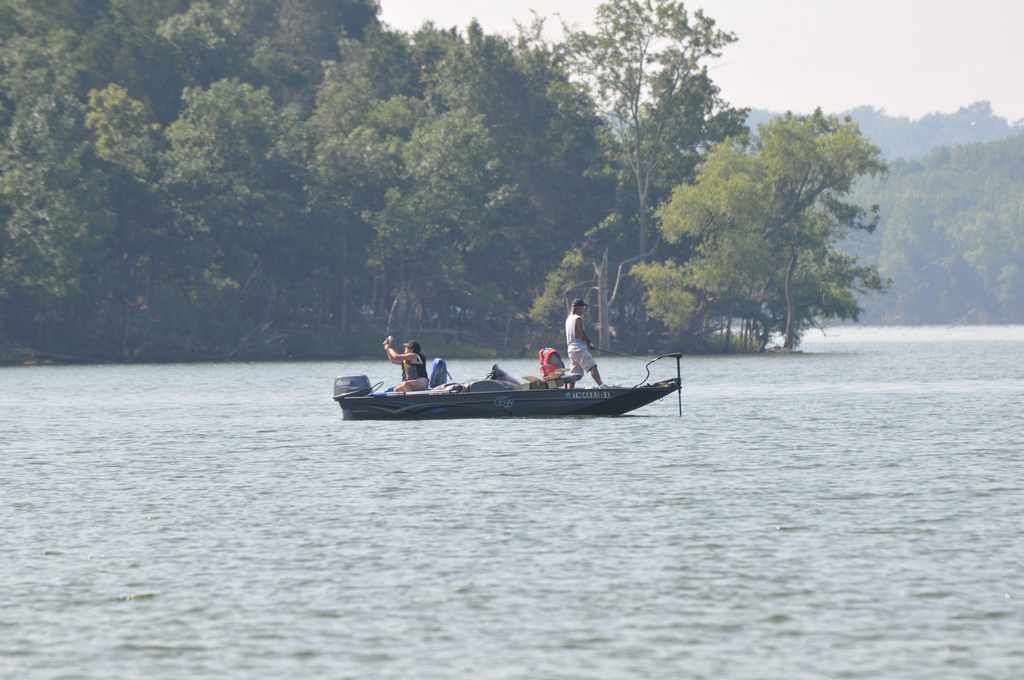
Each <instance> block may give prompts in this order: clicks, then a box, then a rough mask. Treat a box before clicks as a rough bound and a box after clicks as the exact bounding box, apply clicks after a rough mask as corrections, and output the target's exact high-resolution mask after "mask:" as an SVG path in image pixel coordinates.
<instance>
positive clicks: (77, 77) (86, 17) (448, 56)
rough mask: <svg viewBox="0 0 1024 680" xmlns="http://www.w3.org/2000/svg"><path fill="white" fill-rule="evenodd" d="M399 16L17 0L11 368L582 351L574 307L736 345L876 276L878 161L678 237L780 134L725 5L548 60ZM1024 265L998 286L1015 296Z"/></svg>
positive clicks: (2, 74)
mask: <svg viewBox="0 0 1024 680" xmlns="http://www.w3.org/2000/svg"><path fill="white" fill-rule="evenodd" d="M377 11H378V8H377V5H376V3H375V2H374V0H51V1H48V2H34V1H30V0H0V355H7V356H11V355H13V354H15V353H16V352H17V351H18V348H21V350H23V351H25V352H31V353H34V354H35V355H36V356H39V357H44V358H45V357H46V356H50V357H55V358H58V359H76V358H80V359H86V360H97V359H102V360H115V361H138V360H164V359H196V358H232V357H234V358H273V357H317V356H322V357H325V356H353V355H363V354H367V353H370V352H373V351H375V349H376V348H377V347H378V346H379V344H378V343H379V340H380V338H381V337H382V336H383V335H384V334H386V333H393V334H395V335H398V336H400V337H403V338H408V337H410V336H413V335H415V336H417V337H418V338H419V339H420V340H421V341H423V343H424V348H425V349H426V350H427V353H428V354H430V355H433V354H436V353H438V352H439V351H441V350H442V349H443V350H444V351H449V352H456V353H458V352H463V353H465V352H516V351H519V350H521V349H522V348H523V347H524V346H527V345H530V344H533V345H534V346H536V344H538V343H544V344H548V343H557V342H558V340H559V337H560V335H561V320H562V318H563V316H564V312H565V303H566V300H567V299H569V298H571V297H575V296H578V295H583V296H586V297H588V298H589V299H590V300H591V301H592V302H594V303H596V304H594V305H593V307H594V309H595V310H598V311H599V312H600V318H599V319H595V321H599V322H600V323H599V325H600V328H601V331H600V338H601V344H602V345H603V346H605V347H608V346H610V345H611V343H612V340H614V343H615V348H616V349H618V350H620V351H630V350H648V349H651V348H655V347H658V346H673V347H676V346H680V345H683V346H686V347H688V348H694V349H713V348H715V347H721V346H727V347H728V346H734V345H735V343H730V339H729V338H726V339H725V342H724V344H723V342H722V338H721V337H717V334H719V333H720V332H722V331H727V332H731V329H732V326H733V322H734V320H735V321H736V323H738V324H740V325H742V327H743V331H742V334H743V336H744V337H745V338H752V337H754V336H755V335H756V337H757V338H758V342H757V343H749V345H750V346H751V347H754V348H757V347H762V346H763V344H764V342H763V339H764V338H767V337H768V336H769V334H772V333H783V332H784V331H785V329H786V324H787V319H788V321H789V325H790V327H791V331H792V332H791V333H790V340H791V341H792V342H795V341H796V338H797V337H798V334H799V331H800V329H802V328H805V327H807V326H808V325H810V324H813V323H816V322H817V321H819V320H821V319H823V318H830V317H839V318H854V317H856V315H857V313H858V312H859V306H858V302H857V299H856V298H855V297H854V293H855V292H856V291H857V290H858V289H861V288H871V287H877V285H875V284H878V283H880V281H879V280H877V277H874V278H872V277H873V270H871V269H870V267H865V266H864V265H861V264H859V263H858V262H856V261H855V260H853V259H852V258H851V257H850V256H843V255H840V254H839V253H838V252H837V251H836V250H835V248H834V247H833V246H834V245H835V242H836V240H837V239H838V238H840V236H841V235H842V232H843V231H844V229H845V228H846V227H850V226H857V224H855V223H858V224H859V222H858V220H860V218H861V217H863V216H864V215H863V214H862V213H860V212H858V209H857V208H856V207H855V206H854V205H853V204H852V203H847V202H845V198H844V196H845V194H846V188H847V186H846V184H845V182H846V180H848V179H849V180H851V181H852V179H853V178H855V177H856V176H857V175H858V174H861V173H865V172H868V173H870V172H874V171H875V170H877V166H876V165H875V163H876V161H877V158H874V157H873V156H872V157H871V158H868V159H867V160H866V161H865V162H864V163H862V164H860V165H856V164H854V165H853V166H850V167H846V168H845V170H844V173H845V174H843V175H842V178H841V179H842V181H841V182H840V183H839V184H836V185H834V186H831V187H830V188H829V189H828V190H826V191H823V192H822V193H821V194H819V195H818V196H817V197H815V198H814V199H813V200H811V201H810V202H809V203H807V204H806V205H803V207H802V210H804V212H801V218H800V219H791V220H788V221H786V220H783V222H784V224H785V225H786V227H787V229H789V231H787V230H786V229H781V228H780V230H778V233H776V234H774V236H773V239H774V240H773V239H769V240H768V241H767V242H753V241H752V242H747V241H745V240H744V238H741V237H740V232H738V231H737V232H735V233H732V232H730V239H731V240H730V239H726V240H722V239H720V238H719V236H720V235H719V234H714V233H711V232H707V231H704V230H701V229H695V228H694V229H676V228H674V227H672V226H670V225H668V221H666V224H661V223H660V219H661V218H660V217H659V213H658V212H657V208H658V206H661V205H663V204H665V203H666V201H668V200H669V198H670V197H671V196H672V195H673V190H676V195H680V192H683V193H685V192H686V191H689V190H688V189H685V187H687V186H689V185H691V184H693V183H694V182H695V181H697V184H696V185H694V186H697V187H699V186H700V185H701V183H700V181H698V178H699V177H702V176H703V177H709V176H710V175H708V174H707V173H708V172H709V171H708V170H707V167H714V163H715V162H716V161H715V158H716V157H717V156H716V154H725V153H726V152H727V151H729V152H731V153H736V154H738V155H739V157H742V158H745V159H747V160H752V159H753V160H756V159H758V158H763V155H759V154H763V151H764V149H765V148H766V146H764V145H765V143H764V142H763V141H757V140H755V141H754V142H753V143H752V144H753V145H750V144H751V143H749V142H748V141H746V140H747V130H746V128H745V127H744V125H743V121H744V120H745V119H746V116H747V113H748V112H747V111H745V110H741V109H736V108H733V107H731V106H729V104H728V103H727V102H725V101H724V100H723V99H722V97H721V96H720V93H719V90H718V88H717V86H716V85H715V83H714V82H713V80H712V78H711V77H710V75H709V72H708V68H707V66H708V61H709V60H710V59H712V58H714V57H715V56H717V55H718V54H720V53H721V52H722V51H723V50H724V49H726V48H727V47H728V45H729V44H730V43H731V42H733V41H734V40H736V37H735V36H733V35H732V34H730V33H728V32H726V31H723V30H720V29H719V28H717V27H716V25H715V23H714V21H712V20H711V19H710V18H709V17H707V16H705V15H704V14H702V13H701V12H699V11H698V12H693V13H691V12H688V11H687V10H686V8H684V7H683V5H682V4H681V3H680V2H678V1H676V0H609V1H608V2H606V3H605V4H603V5H602V6H601V7H600V8H599V10H598V13H597V17H596V21H595V29H594V31H593V32H592V33H586V32H574V31H569V33H568V34H567V37H566V40H565V41H564V42H563V43H559V44H552V43H549V42H546V41H545V40H543V39H542V34H543V33H542V29H543V26H542V23H540V22H538V23H536V24H534V25H533V26H528V27H524V28H523V29H521V31H520V34H519V35H517V36H512V37H507V36H498V35H488V34H486V33H485V32H484V31H483V30H482V28H481V27H480V26H479V25H478V24H476V23H472V24H470V25H469V26H468V27H466V29H465V30H462V31H460V30H455V29H451V30H442V29H439V28H437V27H436V26H434V25H431V24H426V25H424V26H423V27H422V28H420V29H419V30H417V31H414V32H411V33H406V32H400V31H395V30H392V29H390V28H389V27H387V26H385V25H383V24H381V23H380V21H379V20H378V18H377ZM787 121H788V122H787V123H786V125H791V126H794V128H793V129H794V130H795V129H797V128H799V129H804V128H807V129H813V130H815V132H814V134H813V135H812V136H811V137H812V138H814V139H818V138H821V137H822V136H824V137H827V136H828V135H830V134H842V135H845V136H846V139H847V141H848V142H849V148H850V149H853V148H857V149H861V150H863V149H868V148H869V147H870V145H865V144H864V143H863V139H862V138H861V137H860V136H859V134H858V133H857V131H856V129H855V128H853V127H851V126H847V125H844V124H841V123H839V122H838V121H836V120H834V119H828V118H824V117H821V116H817V117H804V118H799V117H791V118H789V119H787ZM781 129H782V128H780V130H781ZM815 135H817V137H815ZM812 141H813V140H812ZM819 141H820V140H819ZM815 143H816V142H815ZM759 144H760V145H763V146H758V145H759ZM780 148H782V153H783V155H784V154H785V153H786V152H788V151H789V150H792V147H789V146H785V145H783V146H782V147H780ZM712 149H715V150H716V151H714V152H713V153H712V152H711V150H712ZM730 150H731V151H730ZM709 153H711V154H712V155H711V160H709V156H708V154H709ZM702 168H703V170H702ZM902 173H904V169H903V168H902V166H900V169H899V170H898V172H897V174H898V175H901V176H902ZM677 187H684V188H683V189H677ZM715 191H718V189H715ZM730 191H731V190H730ZM840 199H842V200H840ZM729 200H732V201H736V202H737V203H736V204H737V205H739V203H742V201H743V200H744V197H743V196H742V195H736V196H731V198H729ZM748 207H749V206H748ZM762 207H764V206H753V207H749V209H751V210H756V209H760V208H762ZM666 210H668V208H666ZM662 214H664V215H668V214H669V213H668V212H665V213H662ZM826 216H827V217H828V219H825V217H826ZM780 224H781V223H780ZM843 225H845V227H844V226H843ZM1011 226H1012V225H1011ZM1011 226H1008V227H1007V228H1011ZM798 227H799V228H798ZM783 232H785V233H786V234H788V237H789V240H786V239H784V238H781V235H782V234H783ZM776 236H777V237H779V238H775V237H776ZM733 237H735V238H733ZM726 241H728V243H729V248H726V249H723V248H722V247H721V246H722V244H723V243H725V242H726ZM863 248H865V253H866V254H868V255H873V252H872V251H871V246H870V245H865V246H863ZM794 251H797V252H798V254H799V255H798V258H797V263H796V264H795V265H793V266H788V263H789V262H791V261H792V259H793V258H792V253H793V252H794ZM986 252H987V251H986ZM744 253H745V254H746V256H743V254H744ZM787 255H788V256H789V259H788V260H785V262H786V263H787V266H785V267H782V269H781V270H780V262H782V261H783V260H780V259H779V258H785V257H786V256H787ZM972 257H973V256H972ZM971 261H973V260H971ZM882 266H883V269H886V270H887V271H895V270H894V269H893V267H894V266H895V265H892V266H890V263H889V260H885V259H884V258H883V261H882ZM979 266H980V265H979ZM986 266H989V265H986ZM991 266H992V267H996V266H997V265H996V264H991ZM1008 266H1009V265H1007V264H1005V263H1002V264H998V267H997V268H998V271H996V270H995V269H993V270H992V271H989V270H988V269H986V270H985V274H984V276H988V277H989V278H991V279H992V280H993V281H997V282H998V281H1001V282H1003V283H1000V284H998V285H1003V286H1004V288H1005V287H1006V286H1010V287H1011V288H1012V281H1013V274H1012V272H1010V273H1007V272H1008V271H1010V269H1008V268H1007V267H1008ZM782 270H791V271H790V275H789V279H788V280H789V284H791V285H780V283H779V281H780V279H779V272H780V271H782ZM893 275H894V278H897V279H898V277H897V276H896V275H895V274H893ZM993 285H996V284H993ZM1007 290H1009V288H1007ZM1006 295H1010V294H1009V293H1007V294H1006ZM1006 295H1004V297H1006ZM1007 299H1008V298H1007ZM787 301H788V303H789V304H787ZM780 310H784V311H783V312H780Z"/></svg>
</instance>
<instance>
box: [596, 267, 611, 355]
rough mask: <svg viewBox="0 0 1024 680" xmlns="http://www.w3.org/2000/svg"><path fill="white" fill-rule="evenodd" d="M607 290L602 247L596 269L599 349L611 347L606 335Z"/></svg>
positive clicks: (606, 274) (606, 273)
mask: <svg viewBox="0 0 1024 680" xmlns="http://www.w3.org/2000/svg"><path fill="white" fill-rule="evenodd" d="M608 297H609V291H608V249H607V248H605V249H604V256H603V257H602V258H601V265H600V267H598V270H597V328H598V335H597V346H598V348H599V349H604V350H607V349H611V346H610V343H609V337H608V316H609V312H610V311H611V310H610V309H608V307H609V299H608Z"/></svg>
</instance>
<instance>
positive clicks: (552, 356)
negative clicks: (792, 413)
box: [537, 347, 565, 377]
mask: <svg viewBox="0 0 1024 680" xmlns="http://www.w3.org/2000/svg"><path fill="white" fill-rule="evenodd" d="M537 357H538V358H539V359H540V374H541V375H543V376H545V377H546V376H549V375H551V374H552V373H554V372H555V371H557V370H558V369H560V368H565V363H564V362H563V361H562V357H561V356H559V354H558V350H557V349H555V348H554V347H545V348H544V349H542V350H541V351H540V352H538V353H537Z"/></svg>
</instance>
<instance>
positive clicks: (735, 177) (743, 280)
mask: <svg viewBox="0 0 1024 680" xmlns="http://www.w3.org/2000/svg"><path fill="white" fill-rule="evenodd" d="M884 170H885V166H884V164H883V163H882V162H881V160H880V158H879V150H878V147H876V146H874V145H873V144H871V143H870V142H868V141H867V140H866V139H864V138H863V137H862V136H861V134H860V132H859V131H858V129H857V126H856V125H855V124H854V123H852V122H840V121H838V120H837V119H835V118H828V117H826V116H824V115H822V114H821V112H820V111H819V112H815V113H814V114H813V115H811V116H807V117H797V116H791V115H787V116H784V117H782V118H778V119H776V120H774V121H772V122H770V123H766V124H765V125H763V126H762V127H761V128H760V131H759V134H758V136H757V138H756V139H755V140H754V141H753V142H752V143H751V144H750V145H749V148H748V147H747V146H744V145H740V144H737V143H736V142H726V143H723V144H720V145H718V146H717V147H715V149H714V150H713V151H712V152H711V154H710V156H709V157H708V159H707V162H706V163H705V164H704V167H703V168H702V169H701V172H700V174H699V175H698V176H697V180H696V182H694V184H692V185H681V186H679V187H677V188H676V190H675V192H674V193H673V195H672V199H671V200H670V201H669V202H667V203H666V204H665V205H664V206H663V207H662V209H661V217H662V222H661V227H662V231H663V232H664V234H665V237H666V239H667V240H668V241H670V242H674V241H680V240H682V239H683V238H687V237H689V238H692V239H693V240H694V241H695V243H696V248H695V251H696V252H695V253H694V255H693V257H691V258H690V260H689V261H688V262H687V263H686V266H685V267H683V268H677V267H674V266H672V265H668V264H663V265H661V266H660V267H654V266H649V267H647V268H646V270H645V271H644V278H645V279H647V280H648V281H650V280H651V279H654V278H655V277H656V276H657V277H664V276H666V275H668V274H674V275H675V277H676V278H677V279H678V280H679V281H680V283H683V284H687V285H689V286H691V287H692V288H693V289H694V290H695V291H699V295H700V307H705V308H707V309H709V310H711V315H712V316H717V317H721V318H722V319H724V320H725V323H726V324H727V325H728V324H729V323H730V321H731V320H732V319H741V320H742V329H743V334H744V336H746V337H756V338H758V339H759V346H761V347H763V346H764V344H765V343H766V342H767V340H768V337H769V334H770V333H771V332H772V331H774V330H776V329H778V328H779V327H780V326H781V328H782V334H783V337H784V347H785V348H787V349H793V348H794V347H795V346H796V344H797V342H798V340H799V335H800V331H801V330H802V329H803V328H806V327H808V326H810V325H813V324H814V323H815V322H816V321H818V320H821V319H856V318H857V316H858V313H859V312H860V309H859V306H858V305H857V301H856V298H855V297H854V293H855V292H858V291H859V292H864V291H868V290H879V289H881V288H882V282H881V280H880V278H879V276H878V274H877V272H876V271H875V270H874V268H873V267H865V266H862V265H859V264H858V263H857V262H856V260H855V259H854V258H853V257H851V256H849V255H844V254H843V253H842V252H840V251H839V249H838V243H839V242H840V241H841V240H843V239H844V238H845V237H846V236H847V235H848V234H849V233H850V232H851V231H852V230H862V231H869V232H870V231H873V230H874V228H875V226H876V224H877V214H876V213H877V208H876V209H875V210H874V211H867V210H865V209H864V208H862V207H860V206H859V205H857V204H856V203H853V202H850V201H849V200H848V198H847V197H848V196H849V194H850V193H851V192H852V190H853V186H854V182H855V181H856V180H857V179H858V178H859V177H862V176H865V175H878V174H881V173H882V172H883V171H884ZM665 285H666V284H665V283H661V285H660V286H658V287H659V288H661V287H664V286H665ZM677 287H678V286H677ZM659 294H660V293H659V292H658V291H657V290H655V291H654V292H653V293H651V295H650V299H651V302H652V312H653V313H655V314H657V315H659V317H660V318H661V319H662V321H664V322H665V323H666V324H667V325H668V326H669V327H670V328H675V329H677V330H683V329H685V328H687V327H688V326H689V324H690V323H691V322H692V320H691V318H687V317H686V316H685V315H680V314H679V311H678V310H679V309H680V308H683V307H685V306H686V305H683V304H682V303H677V304H673V305H668V306H667V307H669V309H668V315H666V312H665V311H663V309H662V308H663V307H665V306H666V305H663V304H662V305H655V304H653V303H654V302H655V301H656V300H657V297H656V296H657V295H659ZM690 307H692V305H690ZM691 316H693V315H691Z"/></svg>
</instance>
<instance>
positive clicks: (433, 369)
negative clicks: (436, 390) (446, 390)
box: [430, 357, 451, 387]
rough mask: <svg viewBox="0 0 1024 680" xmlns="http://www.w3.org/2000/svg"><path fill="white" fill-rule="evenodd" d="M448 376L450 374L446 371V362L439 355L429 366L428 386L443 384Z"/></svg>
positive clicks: (449, 376)
mask: <svg viewBox="0 0 1024 680" xmlns="http://www.w3.org/2000/svg"><path fill="white" fill-rule="evenodd" d="M449 378H451V375H450V374H449V373H448V363H447V362H446V361H445V360H444V359H442V358H441V357H438V358H436V359H434V363H433V364H431V366H430V387H438V386H439V385H444V384H445V383H446V382H448V379H449Z"/></svg>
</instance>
